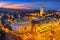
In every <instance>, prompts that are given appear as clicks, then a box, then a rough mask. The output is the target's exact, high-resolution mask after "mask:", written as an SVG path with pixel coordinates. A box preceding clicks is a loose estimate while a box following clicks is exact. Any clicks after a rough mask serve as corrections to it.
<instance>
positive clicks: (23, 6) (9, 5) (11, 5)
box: [0, 2, 35, 9]
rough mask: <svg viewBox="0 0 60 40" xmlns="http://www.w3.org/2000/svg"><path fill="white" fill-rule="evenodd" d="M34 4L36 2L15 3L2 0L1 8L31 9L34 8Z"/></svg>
mask: <svg viewBox="0 0 60 40" xmlns="http://www.w3.org/2000/svg"><path fill="white" fill-rule="evenodd" d="M34 5H35V4H30V3H25V4H22V3H21V4H14V3H6V2H0V8H13V9H29V8H32V7H33V6H34Z"/></svg>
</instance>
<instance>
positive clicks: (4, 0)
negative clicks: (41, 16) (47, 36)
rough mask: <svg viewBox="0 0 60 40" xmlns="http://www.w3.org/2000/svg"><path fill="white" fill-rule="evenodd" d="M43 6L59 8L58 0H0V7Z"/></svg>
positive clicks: (59, 2) (32, 7)
mask: <svg viewBox="0 0 60 40" xmlns="http://www.w3.org/2000/svg"><path fill="white" fill-rule="evenodd" d="M41 6H44V7H45V8H46V9H52V8H53V9H60V1H59V0H0V8H16V9H40V7H41Z"/></svg>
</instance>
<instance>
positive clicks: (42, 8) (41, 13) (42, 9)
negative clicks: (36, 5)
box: [39, 7, 45, 17]
mask: <svg viewBox="0 0 60 40" xmlns="http://www.w3.org/2000/svg"><path fill="white" fill-rule="evenodd" d="M44 11H45V9H44V7H41V8H40V14H39V15H40V16H41V17H43V14H44Z"/></svg>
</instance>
